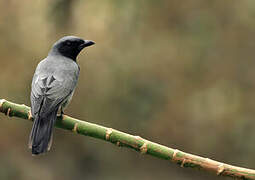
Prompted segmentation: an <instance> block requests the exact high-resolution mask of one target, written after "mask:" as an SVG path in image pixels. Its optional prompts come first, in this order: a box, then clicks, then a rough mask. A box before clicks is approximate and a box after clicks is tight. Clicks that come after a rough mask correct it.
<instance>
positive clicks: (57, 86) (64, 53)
mask: <svg viewBox="0 0 255 180" xmlns="http://www.w3.org/2000/svg"><path fill="white" fill-rule="evenodd" d="M93 44H95V43H94V42H93V41H90V40H83V39H81V38H79V37H75V36H65V37H63V38H61V39H59V40H58V41H57V42H56V43H55V44H54V45H53V46H52V48H51V50H50V52H49V54H48V56H47V57H46V58H45V59H43V60H42V61H41V62H40V63H39V64H38V66H37V68H36V70H35V73H34V76H33V80H32V88H31V89H32V90H31V97H30V99H31V114H32V116H33V118H34V123H33V127H32V130H31V133H30V138H29V148H31V149H32V154H33V155H37V154H41V153H45V152H47V151H49V150H50V147H51V143H52V137H53V126H54V124H55V122H56V119H57V112H58V111H59V110H60V111H61V115H63V110H64V108H65V107H66V106H67V105H68V103H69V102H70V100H71V98H72V96H73V93H74V90H75V87H76V85H77V81H78V76H79V71H80V68H79V66H78V64H77V62H76V58H77V56H78V54H79V53H80V51H81V50H82V49H83V48H85V47H88V46H91V45H93Z"/></svg>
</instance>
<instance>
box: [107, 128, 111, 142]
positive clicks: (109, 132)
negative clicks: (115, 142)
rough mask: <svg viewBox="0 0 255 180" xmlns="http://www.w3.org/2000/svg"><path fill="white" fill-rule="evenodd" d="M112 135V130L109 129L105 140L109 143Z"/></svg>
mask: <svg viewBox="0 0 255 180" xmlns="http://www.w3.org/2000/svg"><path fill="white" fill-rule="evenodd" d="M111 134H112V128H108V129H107V130H106V134H105V139H106V140H107V141H109V139H110V135H111Z"/></svg>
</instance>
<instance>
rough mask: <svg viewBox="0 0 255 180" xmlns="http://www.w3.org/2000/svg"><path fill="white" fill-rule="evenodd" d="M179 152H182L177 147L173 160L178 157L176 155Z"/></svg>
mask: <svg viewBox="0 0 255 180" xmlns="http://www.w3.org/2000/svg"><path fill="white" fill-rule="evenodd" d="M178 152H180V151H179V150H178V149H175V150H174V154H173V160H174V159H175V157H176V155H177V153H178Z"/></svg>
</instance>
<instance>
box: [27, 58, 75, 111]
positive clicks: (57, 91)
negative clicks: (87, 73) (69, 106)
mask: <svg viewBox="0 0 255 180" xmlns="http://www.w3.org/2000/svg"><path fill="white" fill-rule="evenodd" d="M78 76H79V66H78V64H77V63H76V62H74V61H72V60H71V59H68V58H66V57H64V56H48V57H47V58H45V59H44V60H42V61H41V62H40V63H39V64H38V66H37V68H36V71H35V74H34V77H33V81H32V92H31V103H32V115H34V114H36V113H38V111H39V109H40V108H41V112H42V113H41V114H44V115H47V114H48V113H49V112H50V111H51V110H53V109H52V108H54V107H55V106H57V105H59V104H60V103H61V102H62V101H64V100H65V98H67V97H68V96H69V95H70V94H71V93H72V92H73V91H74V89H75V87H76V84H77V81H78ZM42 97H44V98H47V105H44V106H43V107H40V106H41V103H42V102H41V99H42Z"/></svg>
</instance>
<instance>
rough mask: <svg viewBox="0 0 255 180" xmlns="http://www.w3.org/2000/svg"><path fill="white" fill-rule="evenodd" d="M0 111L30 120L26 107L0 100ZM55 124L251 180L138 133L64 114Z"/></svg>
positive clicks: (253, 178)
mask: <svg viewBox="0 0 255 180" xmlns="http://www.w3.org/2000/svg"><path fill="white" fill-rule="evenodd" d="M0 112H2V113H5V115H7V116H10V117H12V116H15V117H19V118H23V119H28V120H31V121H32V120H33V118H32V116H31V113H30V107H28V106H26V105H24V104H22V105H19V104H16V103H12V102H9V101H7V100H4V99H0ZM56 127H58V128H62V129H66V130H70V131H73V132H74V133H77V134H81V135H85V136H90V137H94V138H97V139H102V140H105V141H109V142H111V143H113V144H115V145H117V146H121V147H128V148H132V149H134V150H136V151H138V152H141V153H142V154H149V155H152V156H155V157H158V158H161V159H165V160H169V161H171V162H174V163H176V164H178V165H180V166H181V167H190V168H195V169H200V170H205V171H208V172H212V173H214V174H216V175H218V176H228V177H232V178H235V179H247V180H248V179H249V180H255V170H252V169H246V168H241V167H237V166H232V165H229V164H225V163H221V162H218V161H214V160H211V159H208V158H203V157H200V156H196V155H193V154H189V153H185V152H182V151H179V150H177V149H172V148H169V147H166V146H163V145H160V144H157V143H154V142H151V141H148V140H146V139H143V138H141V137H139V136H133V135H130V134H127V133H124V132H121V131H118V130H115V129H112V128H106V127H103V126H100V125H97V124H93V123H89V122H86V121H81V120H78V119H75V118H72V117H69V116H67V115H64V116H63V118H61V117H58V119H57V122H56Z"/></svg>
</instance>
